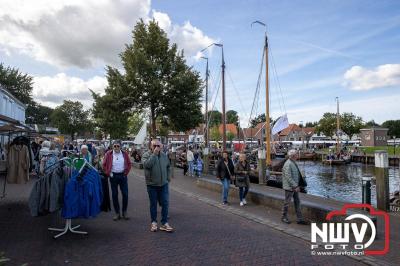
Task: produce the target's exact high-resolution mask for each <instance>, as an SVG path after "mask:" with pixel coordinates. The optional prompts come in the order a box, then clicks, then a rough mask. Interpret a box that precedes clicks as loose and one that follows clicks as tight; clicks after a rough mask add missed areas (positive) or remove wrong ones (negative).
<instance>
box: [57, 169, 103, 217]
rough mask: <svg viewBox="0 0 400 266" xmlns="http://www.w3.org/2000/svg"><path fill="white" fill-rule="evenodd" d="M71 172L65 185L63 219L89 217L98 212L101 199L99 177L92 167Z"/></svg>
mask: <svg viewBox="0 0 400 266" xmlns="http://www.w3.org/2000/svg"><path fill="white" fill-rule="evenodd" d="M83 171H86V172H82V173H81V174H80V173H78V172H76V173H73V175H72V178H71V179H70V181H69V182H68V184H67V185H66V187H65V195H64V207H63V209H62V215H63V217H64V218H65V219H72V218H89V217H95V216H96V215H97V214H99V212H100V211H101V210H100V206H101V203H102V200H103V192H102V186H101V179H100V175H99V174H98V172H97V171H96V170H94V169H84V170H83Z"/></svg>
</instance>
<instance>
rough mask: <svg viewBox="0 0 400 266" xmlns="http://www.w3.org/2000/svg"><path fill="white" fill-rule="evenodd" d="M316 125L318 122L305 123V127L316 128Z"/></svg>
mask: <svg viewBox="0 0 400 266" xmlns="http://www.w3.org/2000/svg"><path fill="white" fill-rule="evenodd" d="M317 125H318V122H307V123H306V127H316V126H317Z"/></svg>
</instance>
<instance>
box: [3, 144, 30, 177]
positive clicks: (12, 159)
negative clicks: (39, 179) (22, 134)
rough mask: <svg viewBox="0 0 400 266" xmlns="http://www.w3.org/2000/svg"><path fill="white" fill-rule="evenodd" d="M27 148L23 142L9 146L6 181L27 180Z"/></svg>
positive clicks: (28, 160) (28, 164) (28, 161)
mask: <svg viewBox="0 0 400 266" xmlns="http://www.w3.org/2000/svg"><path fill="white" fill-rule="evenodd" d="M29 167H30V158H29V149H28V146H26V145H23V144H14V145H11V146H10V149H9V151H8V155H7V182H8V183H11V184H25V183H26V182H28V180H29Z"/></svg>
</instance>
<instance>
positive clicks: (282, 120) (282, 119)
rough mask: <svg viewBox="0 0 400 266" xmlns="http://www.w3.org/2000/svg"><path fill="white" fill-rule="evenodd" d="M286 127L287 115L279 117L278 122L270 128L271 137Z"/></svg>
mask: <svg viewBox="0 0 400 266" xmlns="http://www.w3.org/2000/svg"><path fill="white" fill-rule="evenodd" d="M288 127H289V121H288V118H287V115H286V114H284V115H283V116H281V117H279V118H278V120H277V121H276V122H275V125H274V127H273V128H272V135H275V134H277V133H279V132H280V131H282V130H284V129H285V128H288Z"/></svg>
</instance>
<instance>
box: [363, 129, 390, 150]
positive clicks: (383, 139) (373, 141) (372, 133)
mask: <svg viewBox="0 0 400 266" xmlns="http://www.w3.org/2000/svg"><path fill="white" fill-rule="evenodd" d="M388 130H389V129H388V128H383V127H373V128H363V129H361V130H360V132H361V145H362V146H386V145H387V141H388V136H387V132H388Z"/></svg>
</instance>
